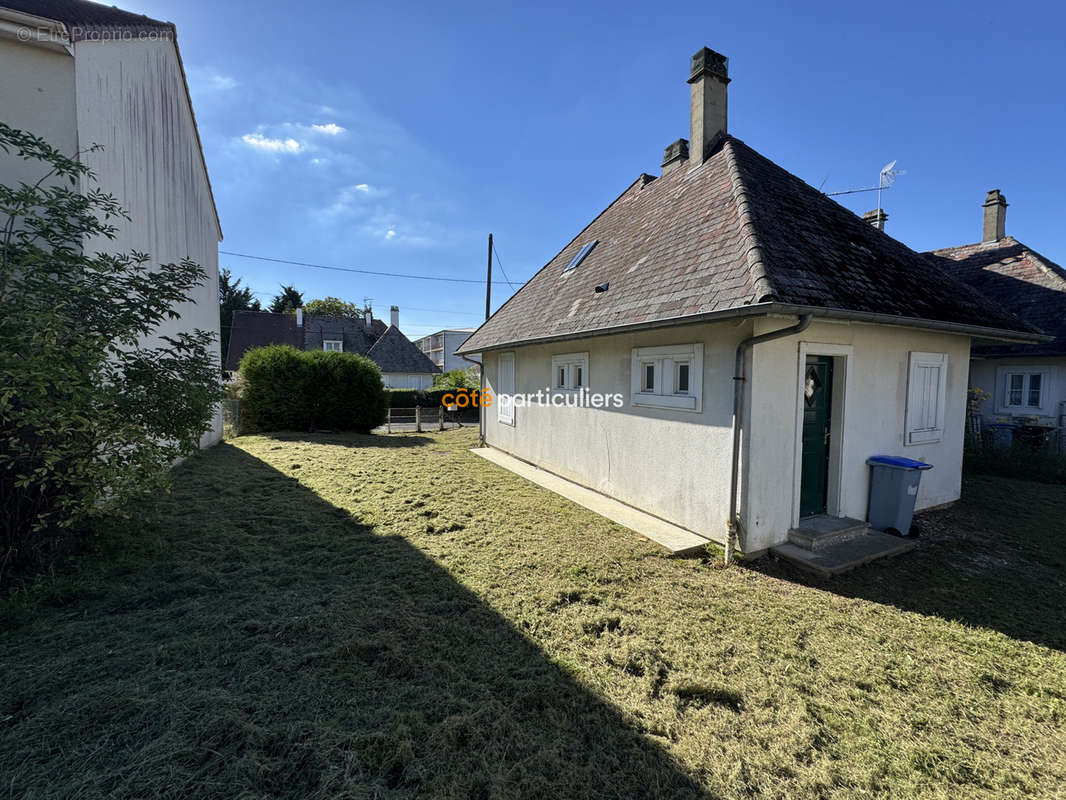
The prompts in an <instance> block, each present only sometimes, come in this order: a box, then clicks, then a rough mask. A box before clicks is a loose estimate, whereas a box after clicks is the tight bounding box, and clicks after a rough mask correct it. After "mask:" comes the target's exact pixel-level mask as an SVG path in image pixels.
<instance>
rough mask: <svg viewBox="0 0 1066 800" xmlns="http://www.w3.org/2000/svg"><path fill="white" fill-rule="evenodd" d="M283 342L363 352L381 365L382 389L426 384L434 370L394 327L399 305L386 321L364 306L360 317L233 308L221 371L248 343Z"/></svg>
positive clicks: (233, 366) (235, 363)
mask: <svg viewBox="0 0 1066 800" xmlns="http://www.w3.org/2000/svg"><path fill="white" fill-rule="evenodd" d="M268 344H287V345H291V346H292V347H295V348H297V349H300V350H325V351H327V352H330V351H336V352H339V353H357V354H358V355H361V356H368V357H369V358H370V359H371V360H372V361H373V362H374V363H375V364H377V365H378V367H379V368H380V369H381V377H382V380H383V381H384V383H385V387H386V388H388V389H428V388H430V387H432V386H433V378H434V376H435V375H438V374H440V369H439V368H438V367H437V365H436V364H434V363H433V362H432V361H430V360H429V359H428V358H427V357H426V355H425V354H424V353H423V352H422V351H421V350H419V349H418V348H417V347H416V346H415V345H414V344H413V343H412V342H411V340H410V339H408V338H407V337H406V336H404V335H403V334H402V333H401V332H400V309H399V308H397V307H396V306H393V307H392V318H391V324H390V325H388V326H386V325H385V323H384V322H382V321H381V320H379V319H374V315H373V314H372V313H371V312H370V311H367V312H366V313H365V314H364V315H363V317H362V318H361V319H357V318H354V317H338V316H332V315H328V314H304V313H303V309H302V308H301V309H297V310H296V313H295V314H273V313H271V312H269V311H234V312H233V328H232V329H231V331H230V340H229V352H228V353H227V354H226V370H227V371H230V372H236V371H237V369H239V367H240V364H241V358H242V357H243V356H244V353H245V352H246V351H247V350H250V349H251V348H253V347H263V346H265V345H268Z"/></svg>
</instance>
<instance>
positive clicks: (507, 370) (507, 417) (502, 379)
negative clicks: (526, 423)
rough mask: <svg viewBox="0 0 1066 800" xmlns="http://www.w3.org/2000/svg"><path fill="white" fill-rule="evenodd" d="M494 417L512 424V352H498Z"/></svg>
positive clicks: (506, 423)
mask: <svg viewBox="0 0 1066 800" xmlns="http://www.w3.org/2000/svg"><path fill="white" fill-rule="evenodd" d="M493 399H494V401H495V403H496V418H497V419H498V420H499V421H500V422H502V423H503V424H504V425H514V424H515V422H514V353H500V358H499V361H498V364H497V376H496V397H495V398H493Z"/></svg>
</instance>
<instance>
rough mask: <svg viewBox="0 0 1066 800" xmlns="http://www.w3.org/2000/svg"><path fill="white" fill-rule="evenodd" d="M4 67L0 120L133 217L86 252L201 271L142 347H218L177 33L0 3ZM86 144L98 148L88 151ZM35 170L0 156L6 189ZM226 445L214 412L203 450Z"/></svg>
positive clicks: (47, 0)
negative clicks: (191, 265) (201, 343)
mask: <svg viewBox="0 0 1066 800" xmlns="http://www.w3.org/2000/svg"><path fill="white" fill-rule="evenodd" d="M0 64H2V65H3V67H2V75H3V78H2V79H0V119H3V121H4V122H6V123H7V124H8V125H11V126H12V127H15V128H18V129H21V130H25V131H27V132H29V133H33V134H35V135H37V136H40V137H43V138H44V139H46V140H47V141H48V142H49V143H50V144H52V145H53V146H54V147H56V148H57V149H59V150H60V151H61V152H62V153H64V154H65V155H74V154H75V153H78V152H79V151H81V153H82V155H81V160H82V161H83V162H84V163H85V164H87V165H88V166H89V167H90V168H91V169H92V171H93V173H94V174H95V176H96V185H98V186H99V187H100V188H101V189H102V190H103V191H105V192H107V193H110V194H113V195H115V197H116V198H117V199H118V201H119V203H120V204H121V205H122V206H123V208H125V209H126V210H127V211H128V212H129V214H130V216H131V217H132V219H131V220H129V221H127V220H123V219H114V220H112V222H113V223H114V224H115V225H116V227H117V228H118V233H117V235H116V237H115V238H114V239H113V240H107V239H101V240H100V241H97V242H91V243H90V244H89V246H90V247H96V248H98V249H99V250H101V251H106V252H128V251H131V250H137V251H140V252H144V253H148V254H149V256H150V257H151V259H152V261H153V262H156V263H169V262H178V261H181V260H182V259H184V258H190V259H192V260H193V261H195V262H197V263H198V264H199V265H200V266H201V267H203V269H204V270H205V271H206V272H207V276H208V279H207V281H206V282H205V283H204V285H202V286H200V287H198V288H197V289H195V290H194V291H193V293H192V301H191V302H189V303H184V304H182V305H181V306H179V307H178V308H177V309H176V310H177V311H178V312H179V314H180V318H178V319H175V320H168V321H166V322H164V323H163V324H161V325H160V326H159V328H158V329H157V330H156V332H155V335H153V336H151V337H149V338H148V339H146V340H145V342H144V344H146V345H148V346H154V345H156V344H159V343H161V337H163V336H173V335H175V334H177V333H179V332H181V331H188V330H193V329H195V328H199V329H201V330H206V331H211V332H213V333H214V334H215V337H216V340H217V338H218V334H219V314H218V243H219V241H221V239H222V229H221V226H220V225H219V221H218V214H217V212H216V210H215V202H214V198H213V196H212V193H211V184H210V182H209V180H208V175H207V165H206V163H205V162H204V157H203V152H202V149H201V147H200V138H199V134H198V132H197V129H196V119H195V117H194V116H193V109H192V101H191V99H190V97H189V90H188V84H187V83H186V80H185V72H184V70H183V68H182V63H181V54H180V53H179V52H178V43H177V32H176V29H175V27H174V25H173V24H172V23H169V22H160V21H158V20H154V19H149V18H148V17H144V16H141V15H139V14H132V13H129V12H126V11H122V10H120V9H118V8H114V7H109V6H104V5H99V4H97V3H90V2H84V0H0ZM93 144H100V145H102V146H103V149H101V150H96V151H92V152H88V151H87V149H88V148H89V147H90V145H93ZM40 171H41V165H40V164H38V163H35V162H23V161H20V160H16V159H14V158H13V157H11V156H5V155H4V154H3V153H0V180H2V181H3V182H4V183H8V184H10V183H13V182H17V181H19V180H24V181H29V182H31V183H32V182H35V181H37V180H38V179H39V178H40V177H41V174H40ZM85 188H86V189H88V188H89V187H88V186H86V187H85ZM221 436H222V415H221V412H219V413H218V414H217V415H216V418H215V420H214V422H213V426H212V429H211V431H209V432H208V433H207V434H205V435H204V436H203V438H202V439H201V446H208V445H210V444H214V443H215V442H217V441H218V440H219V438H221Z"/></svg>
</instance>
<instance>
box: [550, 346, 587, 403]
mask: <svg viewBox="0 0 1066 800" xmlns="http://www.w3.org/2000/svg"><path fill="white" fill-rule="evenodd" d="M578 370H580V371H581V383H578ZM551 374H552V380H551V388H552V392H556V393H560V394H561V393H567V392H571V393H572V392H579V391H581V390H582V389H588V388H589V354H588V353H559V354H556V355H554V356H552V373H551ZM560 374H561V375H562V383H560Z"/></svg>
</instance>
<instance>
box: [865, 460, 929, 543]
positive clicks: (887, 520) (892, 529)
mask: <svg viewBox="0 0 1066 800" xmlns="http://www.w3.org/2000/svg"><path fill="white" fill-rule="evenodd" d="M866 463H867V464H869V465H870V507H869V511H868V512H867V515H866V519H867V520H868V521H869V523H870V527H871V528H873V529H875V530H879V531H887V532H889V533H895V534H897V535H898V536H906V535H907V534H908V532H909V531H910V529H911V519H912V518H913V517H914V501H915V499H916V498H917V497H918V483H919V482H920V481H921V479H922V473H923V472H924V471H925V470H927V469H932V468H933V465H932V464H926V463H925V462H924V461H916V460H915V459H913V458H904V457H903V456H871V457H870V458H868V459H866Z"/></svg>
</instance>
